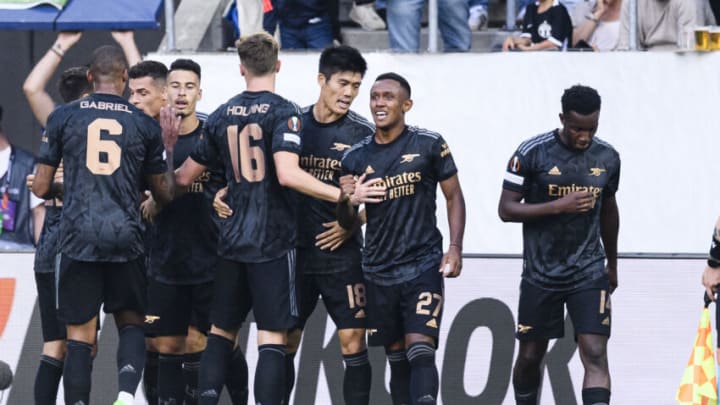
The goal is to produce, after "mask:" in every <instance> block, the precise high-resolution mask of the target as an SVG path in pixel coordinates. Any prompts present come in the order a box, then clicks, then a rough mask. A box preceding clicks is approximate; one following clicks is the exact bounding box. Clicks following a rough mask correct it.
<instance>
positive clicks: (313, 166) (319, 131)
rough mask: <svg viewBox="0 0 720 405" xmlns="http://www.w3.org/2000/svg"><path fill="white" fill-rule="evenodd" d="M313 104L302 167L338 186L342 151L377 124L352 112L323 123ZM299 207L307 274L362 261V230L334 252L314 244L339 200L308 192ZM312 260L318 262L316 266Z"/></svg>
mask: <svg viewBox="0 0 720 405" xmlns="http://www.w3.org/2000/svg"><path fill="white" fill-rule="evenodd" d="M312 108H313V106H310V107H307V108H305V109H304V113H303V125H304V128H303V144H302V153H301V155H300V166H301V167H302V168H303V169H304V170H305V171H307V172H308V173H310V174H312V175H313V176H314V177H315V178H316V179H318V180H320V181H322V182H324V183H327V184H330V185H333V186H336V187H339V185H340V183H339V179H340V173H341V164H340V162H341V161H342V157H343V154H344V153H345V151H347V150H348V149H350V148H351V147H352V145H355V144H356V143H358V142H360V141H362V140H363V139H364V138H366V137H368V136H370V135H372V134H373V133H374V132H375V126H374V125H373V124H371V123H370V122H369V121H368V120H366V119H365V118H363V117H362V116H360V115H358V114H357V113H355V112H353V111H349V112H348V113H347V114H345V115H344V116H343V117H342V118H340V119H338V120H337V121H334V122H331V123H327V124H323V123H319V122H317V121H316V120H315V117H314V116H313V112H312ZM298 198H299V203H300V204H299V208H298V213H299V215H298V246H299V247H301V248H303V249H307V250H306V257H309V258H310V259H308V260H307V263H308V264H307V265H306V266H305V267H304V270H303V271H304V272H305V273H321V272H333V271H341V270H343V269H344V268H345V266H343V264H345V263H348V262H355V263H357V262H358V261H359V260H360V249H361V247H362V232H360V230H359V229H358V230H357V231H356V232H355V234H354V235H353V236H352V237H351V238H350V239H348V240H347V241H345V243H343V245H342V246H340V247H339V248H338V249H336V250H335V251H332V252H331V251H327V250H320V249H319V248H317V247H315V242H316V240H315V237H316V236H317V235H318V234H320V233H322V232H325V231H326V230H327V229H328V228H325V227H324V226H323V225H322V224H324V223H329V222H333V221H335V220H336V218H335V206H336V203H332V202H328V201H323V200H319V199H317V198H313V197H310V196H308V195H305V194H299V193H298ZM313 263H317V264H319V265H318V266H313Z"/></svg>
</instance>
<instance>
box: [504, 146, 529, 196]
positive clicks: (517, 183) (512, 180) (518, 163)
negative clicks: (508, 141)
mask: <svg viewBox="0 0 720 405" xmlns="http://www.w3.org/2000/svg"><path fill="white" fill-rule="evenodd" d="M529 166H530V159H529V158H528V157H527V156H526V155H523V154H521V153H520V152H519V151H516V152H515V153H514V154H513V155H512V157H511V158H510V161H509V162H508V164H507V167H506V168H505V177H504V178H503V188H504V189H506V190H510V191H515V192H517V193H523V192H524V191H525V189H526V186H527V184H528V180H529V179H528V178H527V177H528V176H529V175H530V173H531V170H530V167H529Z"/></svg>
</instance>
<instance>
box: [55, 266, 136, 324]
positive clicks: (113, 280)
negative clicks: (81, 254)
mask: <svg viewBox="0 0 720 405" xmlns="http://www.w3.org/2000/svg"><path fill="white" fill-rule="evenodd" d="M144 261H145V258H144V256H141V257H139V258H137V259H135V260H132V261H129V262H122V263H114V262H81V261H77V260H73V259H71V258H69V257H67V256H66V255H62V259H61V260H60V282H59V288H58V298H59V311H60V319H62V320H64V321H65V322H66V323H67V324H68V325H82V324H84V323H86V322H88V321H89V320H91V319H92V318H93V317H94V316H96V315H97V314H98V311H99V310H100V306H101V305H102V307H103V311H105V313H106V314H108V313H116V312H118V311H121V310H131V311H135V312H138V313H140V314H144V313H145V298H146V294H145V291H146V288H145V283H146V281H145V267H144V266H143V263H144Z"/></svg>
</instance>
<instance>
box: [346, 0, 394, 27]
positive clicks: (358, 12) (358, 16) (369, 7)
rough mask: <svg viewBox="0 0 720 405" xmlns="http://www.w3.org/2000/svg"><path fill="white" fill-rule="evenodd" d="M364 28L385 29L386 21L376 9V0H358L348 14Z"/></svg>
mask: <svg viewBox="0 0 720 405" xmlns="http://www.w3.org/2000/svg"><path fill="white" fill-rule="evenodd" d="M348 16H349V17H350V19H351V20H353V21H354V22H356V23H357V24H359V25H360V26H361V27H362V29H364V30H368V31H378V30H384V29H385V21H383V19H382V18H380V16H379V15H378V13H377V12H376V11H375V0H356V1H354V2H353V6H352V8H351V9H350V14H349V15H348Z"/></svg>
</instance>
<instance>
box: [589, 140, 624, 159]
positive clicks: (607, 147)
mask: <svg viewBox="0 0 720 405" xmlns="http://www.w3.org/2000/svg"><path fill="white" fill-rule="evenodd" d="M593 149H596V150H597V151H598V153H607V154H609V155H611V156H612V157H613V158H616V159H620V153H619V152H618V151H617V149H615V147H614V146H612V145H611V144H610V143H609V142H607V141H606V140H604V139H602V138H599V137H597V136H596V137H594V138H593Z"/></svg>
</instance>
